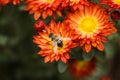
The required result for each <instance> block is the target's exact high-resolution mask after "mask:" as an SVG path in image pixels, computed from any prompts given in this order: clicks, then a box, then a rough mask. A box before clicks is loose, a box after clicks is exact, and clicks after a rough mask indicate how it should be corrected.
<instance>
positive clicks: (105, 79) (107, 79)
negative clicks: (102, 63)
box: [100, 76, 112, 80]
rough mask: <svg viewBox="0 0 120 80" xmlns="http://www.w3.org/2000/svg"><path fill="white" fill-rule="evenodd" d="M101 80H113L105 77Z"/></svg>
mask: <svg viewBox="0 0 120 80" xmlns="http://www.w3.org/2000/svg"><path fill="white" fill-rule="evenodd" d="M100 80H112V79H111V78H110V77H108V76H104V77H101V79H100Z"/></svg>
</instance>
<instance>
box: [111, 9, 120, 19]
mask: <svg viewBox="0 0 120 80" xmlns="http://www.w3.org/2000/svg"><path fill="white" fill-rule="evenodd" d="M110 16H111V18H112V19H113V20H119V19H120V11H113V12H111V14H110Z"/></svg>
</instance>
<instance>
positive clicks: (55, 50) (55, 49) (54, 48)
mask: <svg viewBox="0 0 120 80" xmlns="http://www.w3.org/2000/svg"><path fill="white" fill-rule="evenodd" d="M57 48H58V46H57V42H55V41H54V42H53V50H54V52H55V53H56V52H57Z"/></svg>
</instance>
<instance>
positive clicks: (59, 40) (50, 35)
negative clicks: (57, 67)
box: [49, 33, 63, 47]
mask: <svg viewBox="0 0 120 80" xmlns="http://www.w3.org/2000/svg"><path fill="white" fill-rule="evenodd" d="M49 38H51V40H52V41H53V42H54V43H55V44H56V45H57V46H58V47H63V42H62V40H61V39H59V38H58V37H57V36H56V35H55V34H53V33H50V34H49Z"/></svg>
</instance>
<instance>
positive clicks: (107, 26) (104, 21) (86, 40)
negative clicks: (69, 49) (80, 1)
mask: <svg viewBox="0 0 120 80" xmlns="http://www.w3.org/2000/svg"><path fill="white" fill-rule="evenodd" d="M109 17H110V16H109V15H108V14H107V12H106V10H105V9H103V8H101V7H99V6H97V5H94V4H93V5H91V6H89V7H88V6H85V8H84V10H83V11H79V10H78V11H75V12H73V13H69V14H68V16H67V18H66V21H67V22H68V23H69V24H70V27H71V28H73V29H75V30H76V35H79V37H78V38H79V41H80V46H82V48H83V50H85V51H86V52H90V50H91V48H92V47H94V48H97V49H98V50H100V51H103V50H104V46H103V44H102V42H106V41H107V39H106V38H105V37H106V36H108V35H111V34H112V33H114V32H116V29H115V27H114V25H113V22H110V21H109Z"/></svg>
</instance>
